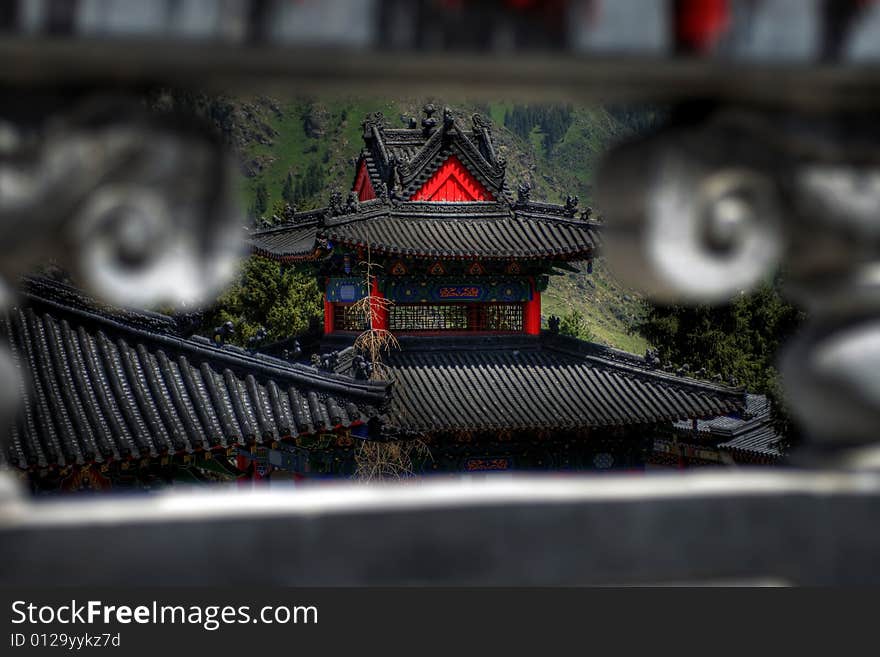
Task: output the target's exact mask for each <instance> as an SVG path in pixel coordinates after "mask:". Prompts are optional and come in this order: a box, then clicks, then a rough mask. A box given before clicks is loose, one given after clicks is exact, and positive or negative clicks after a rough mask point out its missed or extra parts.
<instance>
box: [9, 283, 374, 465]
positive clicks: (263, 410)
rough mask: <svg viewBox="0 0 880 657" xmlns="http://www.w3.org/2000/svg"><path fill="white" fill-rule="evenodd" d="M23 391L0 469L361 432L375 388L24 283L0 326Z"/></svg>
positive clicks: (52, 287)
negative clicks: (22, 381) (358, 427)
mask: <svg viewBox="0 0 880 657" xmlns="http://www.w3.org/2000/svg"><path fill="white" fill-rule="evenodd" d="M0 333H2V334H3V337H4V338H5V339H6V341H7V343H8V345H9V347H10V349H11V351H12V354H13V357H14V360H15V362H16V364H17V365H18V367H19V369H20V371H21V372H22V374H23V376H24V377H25V379H26V380H27V381H28V382H29V385H28V386H27V387H26V389H25V391H24V392H25V399H24V404H23V411H22V413H21V417H20V420H19V421H18V422H17V424H16V426H15V427H14V428H13V431H12V440H11V445H10V448H9V450H8V451H9V453H8V460H9V462H10V463H12V464H16V465H19V466H20V467H25V466H37V467H45V466H48V465H56V464H57V465H65V464H74V463H88V462H93V461H106V460H109V459H115V458H126V457H132V458H142V457H146V456H156V455H160V454H163V453H176V452H188V451H192V450H194V449H198V448H212V447H226V446H231V445H233V444H239V443H252V442H264V441H271V440H278V439H283V438H287V437H291V436H296V435H300V434H311V433H315V432H320V431H324V430H332V429H333V428H335V427H350V426H355V425H363V424H367V423H369V421H370V420H371V418H376V417H378V416H379V414H380V408H381V407H382V405H383V404H384V403H385V401H386V399H387V386H386V384H383V383H373V382H365V381H355V380H353V379H351V378H349V377H345V376H341V375H338V374H331V373H329V372H322V371H318V370H316V369H314V368H311V367H307V366H305V365H298V364H292V363H289V362H286V361H283V360H280V359H276V358H272V357H269V356H262V355H258V354H253V353H249V352H247V351H245V350H243V349H239V348H236V347H231V346H225V347H223V346H218V345H215V344H214V343H212V342H211V341H210V340H208V339H206V338H201V337H183V336H182V335H181V334H180V333H179V332H178V331H177V328H176V325H175V323H174V322H173V321H171V320H170V319H169V318H167V317H163V316H161V315H154V314H149V313H135V312H124V311H112V310H108V309H106V308H103V307H101V306H99V305H97V304H94V303H93V302H91V301H90V300H87V299H86V298H85V297H82V296H81V295H79V294H78V293H76V292H75V291H74V290H72V289H71V288H68V287H66V286H61V285H58V284H54V283H48V282H31V284H30V285H28V286H27V287H26V288H25V294H24V298H23V299H22V302H21V303H20V304H18V305H16V306H15V307H13V308H12V309H11V310H10V311H9V312H8V313H7V314H6V315H5V317H4V319H3V321H2V325H0Z"/></svg>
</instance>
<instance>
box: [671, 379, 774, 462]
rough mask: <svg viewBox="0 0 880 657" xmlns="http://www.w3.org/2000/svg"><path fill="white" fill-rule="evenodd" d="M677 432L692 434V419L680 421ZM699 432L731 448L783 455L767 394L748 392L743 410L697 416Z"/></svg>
mask: <svg viewBox="0 0 880 657" xmlns="http://www.w3.org/2000/svg"><path fill="white" fill-rule="evenodd" d="M675 430H676V432H678V433H680V434H684V435H686V436H687V435H693V431H694V427H693V426H692V423H690V422H677V423H676V424H675ZM696 430H697V434H698V436H699V437H700V438H702V439H703V440H707V441H711V442H712V443H715V444H716V445H717V447H718V448H720V449H723V450H726V451H729V452H740V453H743V454H748V455H751V456H756V457H762V458H768V459H777V458H780V457H781V456H782V450H781V449H780V436H779V434H778V433H777V431H776V429H775V427H774V426H773V419H772V416H771V412H770V401H769V400H768V399H767V397H765V396H764V395H751V394H750V395H746V404H745V407H744V408H743V409H742V411H739V412H735V413H731V414H725V415H719V416H717V417H713V418H707V419H704V420H698V421H697V426H696Z"/></svg>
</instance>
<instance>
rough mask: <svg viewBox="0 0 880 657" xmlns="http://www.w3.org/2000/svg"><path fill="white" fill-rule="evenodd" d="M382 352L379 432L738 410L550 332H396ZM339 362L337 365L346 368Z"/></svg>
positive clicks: (633, 421)
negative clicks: (385, 383)
mask: <svg viewBox="0 0 880 657" xmlns="http://www.w3.org/2000/svg"><path fill="white" fill-rule="evenodd" d="M400 344H401V348H400V349H399V350H392V351H391V352H390V353H389V354H388V355H387V356H386V357H385V358H384V364H385V365H387V366H388V369H389V375H388V378H389V379H390V380H391V381H392V382H393V386H394V388H393V389H394V394H393V396H392V401H391V404H390V406H389V411H388V414H389V424H388V428H389V429H393V428H394V427H398V428H399V430H400V431H401V432H402V433H404V434H406V433H421V432H429V431H460V430H506V429H510V430H541V429H578V428H584V427H611V426H625V425H639V424H654V423H658V422H665V421H674V420H681V419H684V418H701V417H714V416H717V415H722V414H725V413H730V412H734V411H737V410H740V409H742V407H743V404H744V402H745V400H744V393H743V391H742V390H741V389H734V388H729V387H726V386H721V385H717V384H714V383H709V382H706V381H698V380H695V379H690V378H685V377H681V376H676V375H674V374H671V373H667V372H664V371H662V370H658V369H653V368H652V367H650V366H649V365H648V364H647V363H646V361H645V360H644V359H643V358H640V357H638V356H633V355H632V354H627V353H625V352H621V351H618V350H615V349H610V348H607V347H602V346H600V345H596V344H592V343H586V342H582V341H580V340H576V339H573V338H568V337H564V336H560V335H555V334H551V333H547V332H545V333H542V334H541V335H540V336H491V337H489V336H480V337H479V338H462V337H456V338H445V337H408V336H403V337H401V338H400ZM346 353H347V355H348V360H346V358H341V359H340V365H339V367H340V368H341V370H342V371H345V369H346V368H347V367H348V366H349V365H348V363H349V362H350V358H351V355H352V354H353V350H350V349H349V350H347V352H346Z"/></svg>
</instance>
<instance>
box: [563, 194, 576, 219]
mask: <svg viewBox="0 0 880 657" xmlns="http://www.w3.org/2000/svg"><path fill="white" fill-rule="evenodd" d="M578 203H579V199H578V197H577V196H572V195H571V194H569V195H568V196H566V197H565V214H566V216H569V217H573V216H574V215H575V212H577V206H578Z"/></svg>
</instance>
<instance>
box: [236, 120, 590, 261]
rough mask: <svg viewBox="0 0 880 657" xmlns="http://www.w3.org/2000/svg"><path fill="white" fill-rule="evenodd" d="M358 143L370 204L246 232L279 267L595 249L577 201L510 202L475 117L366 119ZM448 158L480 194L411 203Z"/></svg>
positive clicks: (487, 135) (349, 203) (352, 199)
mask: <svg viewBox="0 0 880 657" xmlns="http://www.w3.org/2000/svg"><path fill="white" fill-rule="evenodd" d="M432 121H433V123H432ZM364 142H365V148H364V151H363V152H362V154H361V156H360V159H359V162H358V166H357V171H359V172H360V171H361V170H362V169H364V170H365V171H366V172H367V175H368V176H369V180H370V185H371V190H376V191H375V196H376V197H375V198H373V197H372V196H370V197H369V200H362V201H361V200H359V199H358V195H357V194H356V193H355V192H352V193H351V194H349V197H348V198H347V199H346V200H344V201H343V199H342V198H341V196H338V195H337V196H336V198H334V199H332V200H331V203H330V205H329V206H328V207H326V208H321V209H319V210H312V211H309V212H302V213H296V212H292V213H288V214H287V215H286V216H285V217H281V218H279V219H278V220H279V221H281V222H282V223H281V224H280V225H278V226H274V227H271V228H267V229H264V230H259V231H255V232H254V233H253V234H252V236H251V245H252V248H253V250H254V251H255V252H256V253H258V254H260V255H264V256H266V257H270V258H275V259H278V260H281V261H294V260H302V259H309V258H318V257H320V256H321V253H322V251H326V250H329V249H332V247H333V246H334V245H336V244H343V245H346V246H354V247H369V248H370V249H371V250H373V251H375V252H377V253H382V254H388V255H402V256H410V257H424V258H434V257H442V258H487V259H493V258H494V259H510V258H520V259H523V258H554V259H560V260H562V259H587V258H590V257H592V255H593V252H594V250H595V248H596V247H597V246H598V245H599V230H600V224H598V223H597V222H594V221H590V220H589V218H588V217H589V213H588V212H583V213H581V212H578V211H577V202H576V199H574V198H571V199H570V200H569V201H568V202H567V203H566V205H556V204H551V203H538V202H534V201H531V200H530V193H529V190H528V188H527V187H523V188H522V189H521V190H520V192H519V194H518V195H517V198H516V199H513V198H512V195H511V193H510V190H509V189H508V187H507V183H506V181H505V163H504V160H503V159H502V158H500V157H498V156H497V155H496V153H495V149H494V146H493V145H492V139H491V131H490V127H489V124H488V123H487V122H486V121H485V120H483V119H481V118H478V117H476V116H475V118H474V120H473V129H470V130H467V129H465V128H463V127H462V126H461V125H460V122H459V121H458V120H457V119H455V118H454V117H451V114H445V115H444V119H443V120H442V121H441V120H440V119H436V118H433V117H430V116H429V117H428V118H427V119H425V120H424V121H423V126H422V127H421V128H407V129H390V128H388V127H387V126H385V122H384V119H382V118H381V117H380V116H379V117H377V116H376V115H373V116H371V117H368V118H367V120H366V121H365V122H364ZM450 161H454V164H455V166H456V167H458V166H459V165H461V166H463V167H464V168H465V169H466V173H467V175H468V176H472V177H473V179H474V181H476V182H475V184H478V186H479V187H481V188H482V189H484V190H485V191H486V192H487V193H488V196H487V198H486V199H482V200H475V201H467V202H461V201H460V200H458V201H454V202H451V201H425V200H414V197H415V198H420V197H419V195H418V192H419V190H420V189H421V188H422V186H423V185H425V183H426V182H428V181H429V180H431V179H432V176H434V175H435V174H436V173H437V172H438V171H439V170H440V168H441V167H443V166H444V163H448V162H450ZM358 180H359V178H358V177H357V176H356V178H355V186H357V185H358ZM361 198H364V197H363V196H362V197H361ZM456 198H459V197H458V196H457V195H456ZM487 199H488V200H487Z"/></svg>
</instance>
